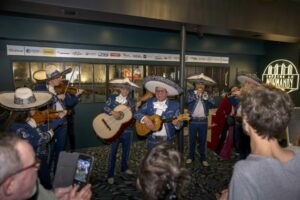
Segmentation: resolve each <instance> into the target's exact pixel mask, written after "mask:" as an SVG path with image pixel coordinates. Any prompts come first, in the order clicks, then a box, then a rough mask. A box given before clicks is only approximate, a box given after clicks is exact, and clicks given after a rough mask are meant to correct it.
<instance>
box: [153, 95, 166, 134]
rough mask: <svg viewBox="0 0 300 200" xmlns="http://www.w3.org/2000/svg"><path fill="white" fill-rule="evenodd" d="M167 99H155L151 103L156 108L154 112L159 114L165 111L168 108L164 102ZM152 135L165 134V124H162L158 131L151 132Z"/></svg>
mask: <svg viewBox="0 0 300 200" xmlns="http://www.w3.org/2000/svg"><path fill="white" fill-rule="evenodd" d="M166 101H167V100H164V101H157V102H154V103H153V105H154V106H153V107H154V108H156V112H155V114H157V115H159V116H161V115H162V113H163V112H165V111H166V110H167V108H168V105H167V104H166ZM153 135H155V136H167V131H166V127H165V124H162V128H161V130H160V131H156V132H153Z"/></svg>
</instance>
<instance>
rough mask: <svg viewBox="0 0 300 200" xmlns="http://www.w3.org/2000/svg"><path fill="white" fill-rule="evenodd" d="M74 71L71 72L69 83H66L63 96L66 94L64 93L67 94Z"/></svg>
mask: <svg viewBox="0 0 300 200" xmlns="http://www.w3.org/2000/svg"><path fill="white" fill-rule="evenodd" d="M75 69H77V67H75ZM75 69H73V70H72V74H71V77H70V81H68V84H67V87H66V88H65V91H64V94H66V92H67V90H68V88H69V85H70V82H71V81H72V78H73V75H74V72H75Z"/></svg>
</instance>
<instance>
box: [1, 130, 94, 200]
mask: <svg viewBox="0 0 300 200" xmlns="http://www.w3.org/2000/svg"><path fill="white" fill-rule="evenodd" d="M0 135H2V136H3V135H7V136H5V137H2V138H0V163H5V164H4V165H1V171H0V199H1V200H20V199H36V200H57V199H58V200H89V199H91V196H92V191H91V185H90V184H88V185H86V186H85V187H83V188H82V189H81V190H80V191H78V188H79V186H71V185H70V186H68V187H64V188H55V189H54V190H53V191H52V190H46V189H45V188H44V187H43V186H42V185H41V184H40V183H39V180H38V178H37V170H38V168H39V166H40V164H39V161H38V160H36V156H35V153H34V151H33V149H32V146H31V145H30V144H29V143H28V142H26V141H25V140H22V139H20V138H18V137H16V136H14V135H9V134H5V133H1V134H0Z"/></svg>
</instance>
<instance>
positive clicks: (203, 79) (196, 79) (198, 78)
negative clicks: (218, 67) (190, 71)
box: [187, 73, 216, 85]
mask: <svg viewBox="0 0 300 200" xmlns="http://www.w3.org/2000/svg"><path fill="white" fill-rule="evenodd" d="M187 80H188V81H190V82H193V83H202V84H204V85H214V84H216V82H215V81H214V80H213V79H212V78H210V77H208V76H205V75H204V74H203V73H201V74H198V75H193V76H189V77H188V78H187Z"/></svg>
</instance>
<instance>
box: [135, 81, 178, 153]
mask: <svg viewBox="0 0 300 200" xmlns="http://www.w3.org/2000/svg"><path fill="white" fill-rule="evenodd" d="M144 87H145V88H146V89H147V90H148V91H150V92H152V93H154V94H155V97H153V98H151V99H149V100H147V101H146V103H145V104H144V105H143V106H142V107H141V108H140V109H139V110H138V111H137V112H136V113H135V118H136V120H137V121H139V122H140V123H142V124H145V125H146V126H147V128H148V129H150V130H153V128H154V123H153V121H152V120H151V118H150V116H153V115H155V114H156V115H159V116H160V117H161V119H173V118H175V117H177V116H178V115H179V114H180V110H179V103H178V102H177V101H173V100H169V99H168V97H169V96H176V95H179V94H180V93H182V92H183V90H182V88H180V87H179V86H178V85H177V84H176V83H174V82H173V81H171V80H169V79H166V78H164V77H161V76H148V77H146V78H145V79H144ZM181 125H182V124H181V123H180V122H179V121H178V120H177V119H174V120H172V121H170V122H165V123H163V124H162V127H161V129H160V130H158V131H154V132H152V133H150V134H148V136H147V149H148V150H150V149H151V148H152V147H153V146H154V145H155V144H157V143H159V142H162V141H167V142H169V143H173V142H174V139H175V133H176V131H175V129H179V128H180V127H181Z"/></svg>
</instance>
